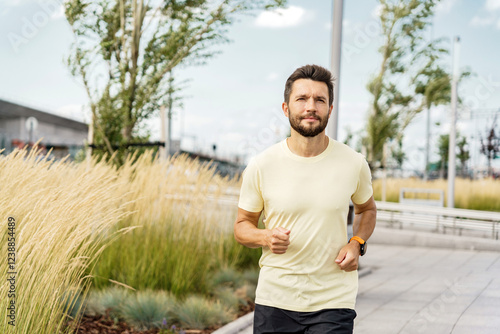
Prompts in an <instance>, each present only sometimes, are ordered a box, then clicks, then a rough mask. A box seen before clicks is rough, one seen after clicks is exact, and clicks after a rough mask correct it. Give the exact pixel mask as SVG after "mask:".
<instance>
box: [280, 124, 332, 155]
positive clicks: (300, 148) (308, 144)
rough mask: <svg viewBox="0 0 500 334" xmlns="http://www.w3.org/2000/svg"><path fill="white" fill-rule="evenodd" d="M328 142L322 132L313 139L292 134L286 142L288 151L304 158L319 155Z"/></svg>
mask: <svg viewBox="0 0 500 334" xmlns="http://www.w3.org/2000/svg"><path fill="white" fill-rule="evenodd" d="M292 131H293V130H292ZM328 142H329V139H328V137H327V136H326V135H325V133H324V132H322V133H320V134H319V135H317V136H315V137H304V136H301V135H299V134H298V133H293V132H292V134H291V136H290V137H289V138H287V140H286V143H287V145H288V148H289V149H290V151H292V152H293V153H294V154H297V155H299V156H302V157H306V158H309V157H315V156H317V155H320V154H321V153H322V152H323V151H324V150H326V148H327V147H328Z"/></svg>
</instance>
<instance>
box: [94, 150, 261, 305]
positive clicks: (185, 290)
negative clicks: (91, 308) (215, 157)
mask: <svg viewBox="0 0 500 334" xmlns="http://www.w3.org/2000/svg"><path fill="white" fill-rule="evenodd" d="M119 178H123V180H126V182H127V198H128V200H130V201H131V204H130V206H129V207H128V209H129V210H130V211H132V212H133V213H132V214H131V215H130V216H128V217H127V219H124V220H122V221H121V222H120V224H119V225H118V226H117V227H116V229H119V228H126V227H131V226H140V228H137V229H135V230H134V231H131V232H130V233H128V234H126V235H123V236H121V237H120V238H119V239H117V240H116V241H114V242H113V243H112V244H110V245H109V247H107V248H106V250H105V251H104V252H103V254H102V256H101V257H100V259H99V261H98V262H97V263H96V266H95V268H94V270H93V272H92V274H93V275H94V277H95V287H96V288H104V287H106V286H108V285H110V284H112V283H110V281H109V279H112V280H116V281H119V282H121V283H124V284H126V285H128V286H130V287H133V288H134V289H138V290H141V289H161V290H167V291H170V292H172V293H173V294H174V295H176V296H177V297H185V296H187V295H188V294H190V293H201V294H208V293H209V291H208V290H209V287H208V284H207V280H208V278H209V277H210V273H211V272H213V271H215V270H217V269H218V268H225V267H245V266H251V265H252V263H253V264H254V265H256V264H257V261H258V256H259V251H258V250H247V249H245V248H244V247H243V246H241V245H239V244H237V243H236V242H235V240H234V237H233V232H232V226H233V222H234V220H235V218H236V212H237V203H236V199H237V196H235V193H234V192H235V191H237V190H238V187H239V184H238V182H239V180H237V179H229V178H227V177H226V178H224V177H220V176H219V175H217V174H216V173H215V170H214V167H213V166H212V165H210V164H202V163H200V162H198V161H196V160H192V159H189V158H188V157H187V156H178V157H175V158H174V159H171V160H170V161H169V162H167V163H164V162H158V161H156V160H154V159H152V157H151V156H150V155H148V154H145V155H142V156H141V157H140V158H138V159H137V160H136V161H135V162H133V163H132V162H129V163H127V164H126V165H125V166H123V168H122V169H121V170H120V176H119ZM122 192H123V193H124V192H125V191H122ZM117 195H119V194H117ZM132 200H133V201H132Z"/></svg>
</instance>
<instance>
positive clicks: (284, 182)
mask: <svg viewBox="0 0 500 334" xmlns="http://www.w3.org/2000/svg"><path fill="white" fill-rule="evenodd" d="M284 95H285V96H284V102H283V105H282V109H283V112H284V114H285V116H286V117H288V119H289V121H290V126H291V135H290V137H288V138H286V139H285V140H283V141H281V142H279V143H277V144H275V145H273V146H271V147H270V148H268V149H266V150H265V151H264V152H262V153H260V154H259V155H257V156H256V157H254V158H253V159H252V160H251V161H250V163H249V164H248V166H247V168H246V169H245V171H244V173H243V182H242V186H241V192H240V199H239V203H238V218H237V220H236V222H235V225H234V234H235V238H236V240H237V241H238V242H239V243H241V244H243V245H245V246H247V247H251V248H257V247H262V257H261V258H260V261H259V265H260V267H261V270H260V275H259V281H258V285H257V291H256V299H255V303H256V305H255V315H254V333H255V334H264V333H308V334H311V333H321V334H327V333H352V331H353V321H354V318H355V317H356V312H355V311H354V306H355V301H356V294H357V290H358V274H357V268H358V258H359V256H360V255H363V254H364V252H365V251H366V240H367V239H368V238H369V237H370V235H371V234H372V232H373V229H374V228H375V217H376V207H375V202H374V200H373V196H372V195H373V190H372V185H371V174H370V169H369V167H368V164H367V163H366V160H365V159H364V157H363V156H362V155H361V154H359V153H357V152H355V151H354V150H352V149H351V148H349V147H348V146H346V145H344V144H342V143H339V142H337V141H335V140H333V139H331V138H329V137H328V136H326V134H325V128H326V125H327V123H328V119H329V118H330V115H331V113H332V102H333V80H332V75H331V73H330V72H329V71H328V70H326V69H325V68H323V67H320V66H317V65H307V66H303V67H301V68H298V69H297V70H295V72H293V74H292V75H291V76H290V77H289V78H288V80H287V82H286V84H285V94H284ZM350 200H351V201H352V202H353V204H354V210H355V218H354V223H353V232H354V237H353V238H351V240H347V215H348V211H349V201H350ZM261 213H263V223H264V225H265V229H258V228H257V225H258V221H259V217H260V216H261Z"/></svg>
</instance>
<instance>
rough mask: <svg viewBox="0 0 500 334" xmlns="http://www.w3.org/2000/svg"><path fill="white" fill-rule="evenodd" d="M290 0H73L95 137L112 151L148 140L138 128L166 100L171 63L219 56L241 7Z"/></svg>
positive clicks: (79, 62)
mask: <svg viewBox="0 0 500 334" xmlns="http://www.w3.org/2000/svg"><path fill="white" fill-rule="evenodd" d="M285 1H286V0H258V1H248V0H217V1H214V0H170V1H167V0H67V1H66V2H65V14H66V18H67V20H68V22H69V24H70V26H71V28H72V30H73V33H74V35H75V42H74V44H73V46H72V50H71V53H70V56H69V57H68V66H69V67H70V69H71V73H72V74H73V75H74V76H76V77H78V78H80V79H81V81H82V82H83V85H84V87H85V89H86V92H87V95H88V98H89V103H90V109H91V112H92V121H91V126H90V131H92V136H91V137H92V140H91V141H92V143H93V144H96V145H102V146H105V151H106V152H107V153H109V154H113V153H114V152H115V150H116V147H121V146H123V145H124V144H129V143H131V142H134V141H141V140H143V139H144V138H141V137H140V136H139V135H138V133H137V126H138V125H139V124H140V123H141V122H142V121H144V120H146V119H148V118H150V117H151V116H152V115H154V113H155V112H157V111H158V109H159V107H160V106H161V105H165V104H166V103H167V101H164V97H165V96H167V93H168V91H171V90H172V88H171V86H170V85H169V80H168V73H169V72H170V71H171V70H172V69H173V68H175V67H176V66H178V65H179V64H181V63H184V64H191V65H192V64H201V63H203V62H204V61H205V60H206V59H207V58H209V57H212V56H214V55H215V54H216V51H215V50H214V49H213V48H212V46H213V45H215V44H218V43H222V42H226V41H227V38H226V37H225V35H226V33H227V27H228V26H229V25H230V24H231V23H232V22H233V21H234V19H235V18H234V16H235V14H236V13H242V12H249V11H251V10H254V9H258V8H265V9H269V8H273V7H276V6H283V5H284V3H285ZM94 128H95V133H94V131H93V129H94ZM119 160H120V159H118V158H117V157H115V162H117V163H120V161H119Z"/></svg>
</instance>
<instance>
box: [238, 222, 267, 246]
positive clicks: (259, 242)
mask: <svg viewBox="0 0 500 334" xmlns="http://www.w3.org/2000/svg"><path fill="white" fill-rule="evenodd" d="M265 233H266V231H265V230H263V229H259V228H258V227H257V226H255V225H254V224H252V223H251V222H249V221H241V222H238V223H236V225H235V226H234V237H235V239H236V241H238V242H239V243H240V244H242V245H243V246H246V247H249V248H259V247H262V246H264V245H265V243H264V238H265Z"/></svg>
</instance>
